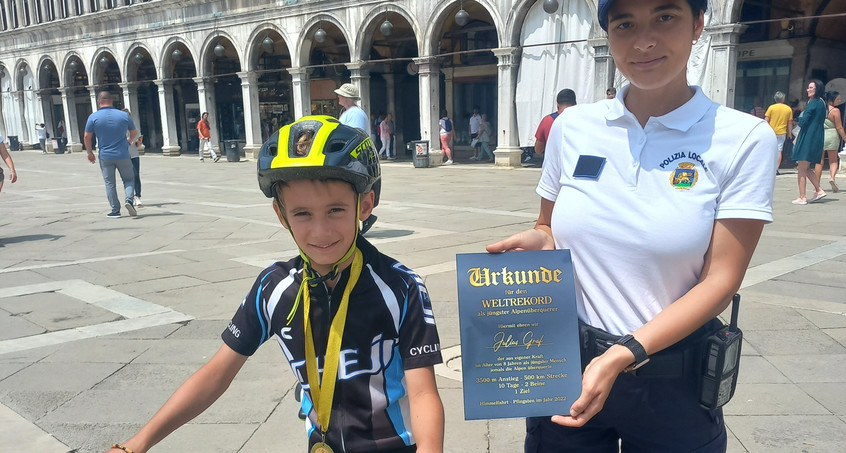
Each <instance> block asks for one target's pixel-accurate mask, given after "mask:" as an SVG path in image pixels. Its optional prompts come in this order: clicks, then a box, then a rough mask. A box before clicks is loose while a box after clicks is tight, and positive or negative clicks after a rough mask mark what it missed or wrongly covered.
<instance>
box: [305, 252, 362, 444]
mask: <svg viewBox="0 0 846 453" xmlns="http://www.w3.org/2000/svg"><path fill="white" fill-rule="evenodd" d="M362 262H363V259H362V256H361V252H360V251H359V250H358V249H357V248H356V249H355V251H354V253H353V261H352V267H351V269H350V278H349V280H348V281H347V287H346V288H344V294H343V297H341V303H340V304H339V305H338V312H337V313H335V317H334V318H333V319H332V322H331V324H330V328H329V341H328V344H327V345H326V355H325V356H324V364H323V379H321V378H320V373H319V372H318V368H317V356H316V354H315V352H314V336H313V335H312V332H311V318H310V316H309V308H310V306H311V297H310V295H309V291H308V285H307V284H305V285H304V286H302V290H303V300H304V301H305V303H304V304H303V322H304V323H305V326H304V328H305V352H306V357H305V362H306V377H307V378H308V387H309V395H310V397H311V402H312V404H313V405H314V411H315V412H316V413H317V423H318V426H319V427H320V431H321V433H322V434H323V442H317V443H316V444H314V446H313V447H311V453H333V451H332V447H330V446H329V445H327V444H326V442H325V440H326V432H327V431H328V430H329V418H330V417H331V415H332V400H333V399H334V397H335V382H336V379H337V376H338V363H339V359H340V355H341V339H342V338H343V337H344V327H345V324H346V320H347V308H348V307H349V302H350V293H352V289H353V287H354V286H355V284H356V283H357V282H358V278H359V276H360V275H361V268H362Z"/></svg>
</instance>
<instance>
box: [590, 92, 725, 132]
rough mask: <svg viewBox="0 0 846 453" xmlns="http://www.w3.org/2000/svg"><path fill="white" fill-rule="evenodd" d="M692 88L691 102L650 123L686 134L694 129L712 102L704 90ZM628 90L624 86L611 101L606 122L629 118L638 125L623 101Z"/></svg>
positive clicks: (654, 118)
mask: <svg viewBox="0 0 846 453" xmlns="http://www.w3.org/2000/svg"><path fill="white" fill-rule="evenodd" d="M691 88H693V90H694V93H693V97H692V98H690V100H689V101H687V102H685V103H684V104H683V105H682V106H681V107H679V108H677V109H675V110H673V111H672V112H670V113H668V114H666V115H663V116H658V117H651V118H650V119H649V122H650V123H651V122H657V123H659V124H661V125H663V126H664V127H666V128H668V129H675V130H678V131H681V132H686V131H687V130H688V129H690V128H691V127H693V125H694V124H696V123H697V122H699V120H701V119H702V117H703V116H705V113H706V112H707V111H708V109H709V108H710V106H711V104H712V102H711V100H710V99H708V96H705V93H703V92H702V88H700V87H698V86H695V85H692V86H691ZM628 89H629V85H626V86H624V87H623V88H622V89H621V90H620V92H619V93H617V97H616V98H614V99H613V100H612V101H611V106H610V108H609V109H608V113H606V114H605V119H606V120H608V121H616V120H619V119H622V118H624V117H628V118H630V119H631V120H632V121H634V122H635V123H637V118H635V116H634V114H633V113H632V112H630V111H629V109H627V108H626V105H625V104H623V99H624V98H625V96H626V91H628Z"/></svg>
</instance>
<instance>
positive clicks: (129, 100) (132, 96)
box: [118, 82, 141, 133]
mask: <svg viewBox="0 0 846 453" xmlns="http://www.w3.org/2000/svg"><path fill="white" fill-rule="evenodd" d="M138 85H139V83H138V82H121V83H118V86H119V87H120V91H121V94H123V105H124V107H125V108H128V109H129V116H131V117H132V122H133V123H135V127H140V126H139V124H140V122H139V120H140V119H141V112H139V111H138ZM139 133H140V131H139Z"/></svg>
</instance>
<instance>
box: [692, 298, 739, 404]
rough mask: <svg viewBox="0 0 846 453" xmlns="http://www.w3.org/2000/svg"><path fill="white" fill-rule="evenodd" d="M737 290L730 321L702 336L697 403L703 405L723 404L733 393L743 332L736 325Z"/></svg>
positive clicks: (737, 309) (733, 299)
mask: <svg viewBox="0 0 846 453" xmlns="http://www.w3.org/2000/svg"><path fill="white" fill-rule="evenodd" d="M739 309H740V294H735V295H734V298H732V308H731V323H730V324H729V325H728V326H724V327H723V328H722V329H720V330H718V331H716V332H715V333H713V334H711V335H710V336H708V337H707V338H706V339H705V342H704V350H703V351H702V376H701V378H700V380H699V404H700V405H701V406H702V407H704V408H705V409H717V408H719V407H722V406H724V405H725V404H726V403H728V402H729V400H730V399H731V397H732V396H734V389H735V387H736V386H737V373H738V368H739V365H740V346H741V343H742V341H743V332H741V331H740V329H738V328H737V314H738V311H739Z"/></svg>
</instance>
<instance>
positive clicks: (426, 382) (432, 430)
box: [405, 366, 444, 453]
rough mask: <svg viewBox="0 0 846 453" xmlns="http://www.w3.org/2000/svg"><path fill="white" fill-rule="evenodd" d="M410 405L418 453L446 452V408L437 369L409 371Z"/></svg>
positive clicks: (406, 372)
mask: <svg viewBox="0 0 846 453" xmlns="http://www.w3.org/2000/svg"><path fill="white" fill-rule="evenodd" d="M405 382H406V384H408V402H409V406H410V407H411V432H412V434H414V439H415V440H416V441H417V453H442V452H443V451H444V406H443V403H441V397H440V395H438V386H437V384H436V383H435V367H433V366H427V367H422V368H413V369H410V370H405Z"/></svg>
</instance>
